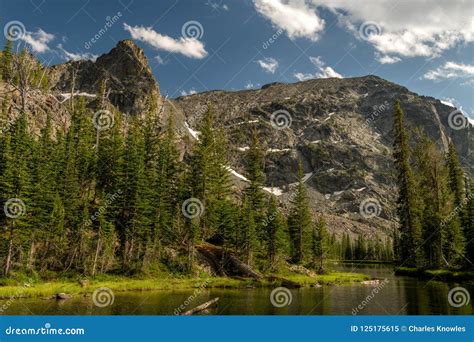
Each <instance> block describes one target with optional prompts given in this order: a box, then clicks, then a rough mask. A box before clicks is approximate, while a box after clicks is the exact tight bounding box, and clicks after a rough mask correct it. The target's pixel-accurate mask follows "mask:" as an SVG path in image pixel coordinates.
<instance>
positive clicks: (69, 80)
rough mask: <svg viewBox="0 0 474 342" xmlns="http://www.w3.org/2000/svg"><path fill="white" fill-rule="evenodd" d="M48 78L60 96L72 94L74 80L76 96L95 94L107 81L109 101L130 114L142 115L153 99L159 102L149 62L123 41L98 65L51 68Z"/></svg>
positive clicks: (85, 63) (73, 63)
mask: <svg viewBox="0 0 474 342" xmlns="http://www.w3.org/2000/svg"><path fill="white" fill-rule="evenodd" d="M74 73H75V75H74ZM49 74H50V80H51V83H52V89H53V91H57V92H60V93H70V92H71V89H73V87H72V84H73V80H74V92H83V93H89V94H96V93H97V91H98V89H99V86H100V83H101V82H102V81H103V80H105V81H106V85H107V89H108V91H109V93H108V99H109V101H110V102H111V103H112V104H113V105H114V106H116V107H117V108H118V109H120V111H122V112H124V113H127V114H132V115H137V114H142V113H143V112H145V111H146V109H147V108H148V107H147V106H148V103H149V100H150V99H151V98H155V99H159V94H160V92H159V88H158V84H157V83H156V80H155V78H154V76H153V73H152V71H151V69H150V66H149V65H148V60H147V58H146V56H145V54H144V52H143V50H142V49H140V48H139V47H138V46H136V45H135V43H134V42H133V41H131V40H123V41H120V42H119V43H118V44H117V46H116V47H115V48H113V49H112V50H111V51H110V52H109V53H107V54H105V55H102V56H100V57H99V58H97V60H96V61H95V62H92V61H71V62H68V63H65V64H61V65H56V66H54V67H52V68H51V69H50V73H49Z"/></svg>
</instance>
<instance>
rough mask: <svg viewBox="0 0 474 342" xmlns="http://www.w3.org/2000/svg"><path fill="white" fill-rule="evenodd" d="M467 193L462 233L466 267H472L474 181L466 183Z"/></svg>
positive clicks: (473, 262) (473, 256) (473, 260)
mask: <svg viewBox="0 0 474 342" xmlns="http://www.w3.org/2000/svg"><path fill="white" fill-rule="evenodd" d="M467 184H468V186H467V189H468V193H467V196H466V216H465V226H464V232H465V237H466V258H467V264H468V265H467V266H469V267H473V265H474V181H473V180H472V179H471V180H470V181H469V182H468V183H467Z"/></svg>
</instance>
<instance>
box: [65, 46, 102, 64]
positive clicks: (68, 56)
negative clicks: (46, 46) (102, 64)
mask: <svg viewBox="0 0 474 342" xmlns="http://www.w3.org/2000/svg"><path fill="white" fill-rule="evenodd" d="M58 49H59V51H60V52H61V56H62V58H64V59H65V60H67V61H69V60H73V61H79V60H83V59H88V60H91V61H95V60H96V59H97V57H99V56H97V55H94V54H92V53H90V52H78V53H73V52H69V51H66V50H65V49H64V48H63V45H62V44H58Z"/></svg>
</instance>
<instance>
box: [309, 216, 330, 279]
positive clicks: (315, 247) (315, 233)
mask: <svg viewBox="0 0 474 342" xmlns="http://www.w3.org/2000/svg"><path fill="white" fill-rule="evenodd" d="M311 242H312V243H311V252H312V256H313V267H315V268H317V269H318V272H320V273H321V272H323V270H324V260H325V258H326V256H327V253H328V236H327V224H326V220H325V219H324V217H323V216H322V215H320V216H319V218H318V220H317V221H316V223H315V224H314V225H313V230H312V241H311Z"/></svg>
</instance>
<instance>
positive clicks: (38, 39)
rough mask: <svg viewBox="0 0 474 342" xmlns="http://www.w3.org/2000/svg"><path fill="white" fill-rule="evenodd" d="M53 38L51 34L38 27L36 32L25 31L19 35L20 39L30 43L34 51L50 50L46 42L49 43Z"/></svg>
mask: <svg viewBox="0 0 474 342" xmlns="http://www.w3.org/2000/svg"><path fill="white" fill-rule="evenodd" d="M54 38H55V37H54V35H53V34H51V33H47V32H45V31H43V30H42V29H38V31H36V32H25V34H24V35H23V36H22V37H21V40H23V41H24V42H25V43H27V44H28V45H30V46H31V49H32V50H33V51H34V52H37V53H44V52H46V51H49V50H50V48H49V46H48V43H50V42H51V41H52V40H53V39H54Z"/></svg>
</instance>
